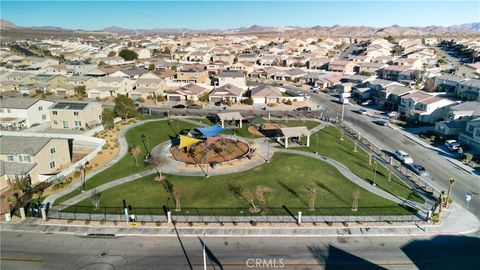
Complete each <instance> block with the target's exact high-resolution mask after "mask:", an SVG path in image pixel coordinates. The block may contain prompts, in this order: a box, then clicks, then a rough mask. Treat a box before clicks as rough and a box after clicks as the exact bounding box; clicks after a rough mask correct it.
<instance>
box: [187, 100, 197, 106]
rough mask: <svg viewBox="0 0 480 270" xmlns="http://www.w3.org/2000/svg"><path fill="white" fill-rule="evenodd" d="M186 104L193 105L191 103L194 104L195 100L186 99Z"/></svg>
mask: <svg viewBox="0 0 480 270" xmlns="http://www.w3.org/2000/svg"><path fill="white" fill-rule="evenodd" d="M186 104H187V106H190V105H193V104H195V100H193V99H189V100H187V102H186Z"/></svg>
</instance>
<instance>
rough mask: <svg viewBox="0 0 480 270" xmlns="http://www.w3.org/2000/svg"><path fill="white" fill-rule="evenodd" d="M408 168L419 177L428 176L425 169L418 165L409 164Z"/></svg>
mask: <svg viewBox="0 0 480 270" xmlns="http://www.w3.org/2000/svg"><path fill="white" fill-rule="evenodd" d="M409 167H410V169H411V170H412V171H413V172H414V173H416V174H417V175H419V176H422V177H426V176H428V175H429V174H428V172H427V169H425V167H423V166H422V165H420V164H416V163H413V164H410V166H409Z"/></svg>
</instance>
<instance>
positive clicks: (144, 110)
mask: <svg viewBox="0 0 480 270" xmlns="http://www.w3.org/2000/svg"><path fill="white" fill-rule="evenodd" d="M137 112H139V113H140V114H152V111H151V110H150V108H147V107H139V108H137Z"/></svg>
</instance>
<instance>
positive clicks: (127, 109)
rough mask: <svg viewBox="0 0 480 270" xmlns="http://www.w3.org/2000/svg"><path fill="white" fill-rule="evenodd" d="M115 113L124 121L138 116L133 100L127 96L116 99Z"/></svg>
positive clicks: (119, 96)
mask: <svg viewBox="0 0 480 270" xmlns="http://www.w3.org/2000/svg"><path fill="white" fill-rule="evenodd" d="M113 111H114V112H115V115H117V116H119V117H121V118H122V119H128V118H130V117H135V116H136V115H137V110H136V109H135V104H134V103H133V100H131V99H130V98H129V97H128V96H126V95H118V96H117V97H116V98H115V107H113Z"/></svg>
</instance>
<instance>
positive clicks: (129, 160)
mask: <svg viewBox="0 0 480 270" xmlns="http://www.w3.org/2000/svg"><path fill="white" fill-rule="evenodd" d="M193 127H195V126H194V125H193V124H190V123H187V122H183V121H181V120H180V121H178V120H172V121H171V122H170V124H169V122H168V121H167V120H163V121H153V122H147V123H145V124H143V125H140V126H137V127H134V128H131V129H130V130H128V131H127V133H126V135H125V138H126V140H127V142H128V145H129V146H133V145H136V146H139V147H140V149H141V150H142V152H141V153H140V154H139V155H138V167H137V166H136V165H135V159H134V158H133V156H132V155H130V154H129V153H127V154H126V155H125V156H124V157H122V158H121V159H120V160H119V161H118V162H117V163H115V164H114V165H113V166H112V167H110V168H108V169H106V170H104V171H102V172H100V173H98V174H97V175H95V176H94V177H93V178H91V179H89V180H88V181H87V182H85V190H89V189H92V188H94V187H97V186H99V185H102V184H105V183H107V182H110V181H113V180H117V179H119V178H122V177H125V176H128V175H132V174H135V173H138V172H141V171H144V170H146V169H147V167H148V164H146V163H145V162H144V161H143V157H144V156H145V154H146V151H145V147H148V148H149V150H152V149H153V148H154V147H155V146H156V145H158V144H160V143H162V142H165V141H167V140H169V139H170V136H175V134H176V131H177V130H178V131H180V130H181V129H191V128H193ZM142 134H145V136H146V137H147V138H148V140H145V145H144V144H143V142H142V139H141V135H142ZM147 141H148V142H147ZM87 175H88V172H87ZM78 194H80V189H78V190H75V191H74V192H71V193H69V194H67V195H65V196H62V197H60V198H58V199H57V200H56V201H55V203H56V204H61V203H62V202H64V201H65V200H68V199H70V198H72V197H75V196H76V195H78Z"/></svg>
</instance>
